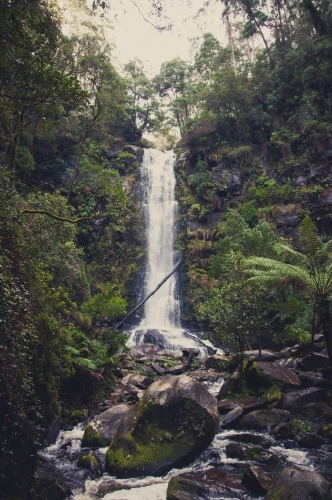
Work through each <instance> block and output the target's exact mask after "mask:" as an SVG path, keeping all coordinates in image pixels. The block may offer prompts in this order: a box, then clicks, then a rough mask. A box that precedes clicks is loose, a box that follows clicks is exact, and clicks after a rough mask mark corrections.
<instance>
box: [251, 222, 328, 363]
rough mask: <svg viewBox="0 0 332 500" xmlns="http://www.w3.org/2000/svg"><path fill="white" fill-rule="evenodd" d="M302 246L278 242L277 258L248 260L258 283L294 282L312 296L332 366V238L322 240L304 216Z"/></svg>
mask: <svg viewBox="0 0 332 500" xmlns="http://www.w3.org/2000/svg"><path fill="white" fill-rule="evenodd" d="M300 247H301V250H302V252H298V251H296V250H294V249H293V248H291V247H288V246H286V245H282V244H280V243H278V244H276V246H275V250H276V252H278V254H279V259H278V260H277V259H268V258H264V257H250V258H249V259H248V260H247V261H246V265H247V267H248V269H249V272H250V274H252V277H251V278H250V281H251V282H252V283H254V284H255V283H256V284H259V285H261V284H267V285H268V284H271V283H276V282H282V283H287V282H294V283H296V284H298V285H299V286H300V287H301V288H302V290H303V291H305V292H306V293H307V294H308V295H309V297H310V298H311V301H312V305H313V317H317V320H318V321H317V324H315V325H313V330H315V328H317V327H320V328H321V329H322V331H323V334H324V338H325V342H326V347H327V352H328V356H329V359H330V364H331V367H332V318H331V293H332V240H329V241H328V242H327V243H323V242H322V240H321V239H320V237H319V236H318V232H317V229H316V227H315V225H314V223H313V222H312V220H311V219H310V217H309V216H305V217H304V219H303V221H302V223H301V225H300Z"/></svg>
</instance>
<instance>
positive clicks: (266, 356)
mask: <svg viewBox="0 0 332 500" xmlns="http://www.w3.org/2000/svg"><path fill="white" fill-rule="evenodd" d="M243 354H244V356H245V357H246V358H250V357H251V356H253V357H254V358H255V359H256V360H259V361H274V360H275V359H276V358H277V357H278V356H277V354H276V353H275V352H272V351H269V350H268V349H262V350H261V357H259V350H258V349H255V350H252V351H244V353H243Z"/></svg>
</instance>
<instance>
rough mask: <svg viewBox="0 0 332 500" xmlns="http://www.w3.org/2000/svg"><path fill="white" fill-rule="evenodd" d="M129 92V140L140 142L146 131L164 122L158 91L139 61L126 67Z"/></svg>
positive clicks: (134, 61) (129, 63) (136, 60)
mask: <svg viewBox="0 0 332 500" xmlns="http://www.w3.org/2000/svg"><path fill="white" fill-rule="evenodd" d="M124 73H125V78H126V83H127V90H128V103H127V114H128V116H129V120H128V122H127V126H126V125H125V128H127V136H128V137H127V139H128V140H129V141H133V142H136V141H139V140H141V138H142V134H143V132H144V131H145V130H149V131H153V130H155V129H157V128H158V126H159V125H160V124H161V123H162V121H163V113H162V112H161V110H160V105H159V103H158V101H157V99H156V90H155V88H154V85H153V84H152V82H151V81H150V80H149V79H148V78H147V76H146V75H145V73H144V68H143V63H142V61H140V60H139V59H135V60H133V61H129V62H128V63H127V64H126V65H125V66H124Z"/></svg>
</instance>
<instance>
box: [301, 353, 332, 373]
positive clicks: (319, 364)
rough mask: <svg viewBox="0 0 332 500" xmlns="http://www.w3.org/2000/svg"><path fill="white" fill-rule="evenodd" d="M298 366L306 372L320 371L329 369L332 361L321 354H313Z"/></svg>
mask: <svg viewBox="0 0 332 500" xmlns="http://www.w3.org/2000/svg"><path fill="white" fill-rule="evenodd" d="M298 366H299V368H300V369H301V370H304V371H311V370H319V369H320V368H329V367H330V360H329V358H328V356H326V355H324V354H322V353H320V352H313V353H311V354H308V356H306V357H305V358H303V359H302V360H301V361H300V362H299V364H298Z"/></svg>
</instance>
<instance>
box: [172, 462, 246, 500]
mask: <svg viewBox="0 0 332 500" xmlns="http://www.w3.org/2000/svg"><path fill="white" fill-rule="evenodd" d="M247 491H248V490H247V488H246V486H245V485H244V484H243V483H242V482H241V479H240V478H239V477H237V476H235V475H234V474H232V473H230V472H226V471H221V470H218V469H208V470H206V471H197V472H196V471H195V472H189V473H185V474H180V475H179V476H176V477H173V478H172V479H171V480H170V482H169V484H168V488H167V496H166V500H209V499H212V498H236V499H238V500H239V499H242V498H246V496H243V495H242V494H243V493H244V494H245V493H247Z"/></svg>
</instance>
